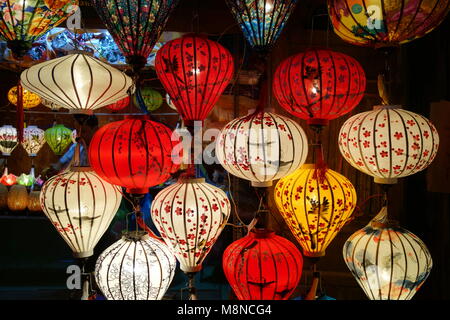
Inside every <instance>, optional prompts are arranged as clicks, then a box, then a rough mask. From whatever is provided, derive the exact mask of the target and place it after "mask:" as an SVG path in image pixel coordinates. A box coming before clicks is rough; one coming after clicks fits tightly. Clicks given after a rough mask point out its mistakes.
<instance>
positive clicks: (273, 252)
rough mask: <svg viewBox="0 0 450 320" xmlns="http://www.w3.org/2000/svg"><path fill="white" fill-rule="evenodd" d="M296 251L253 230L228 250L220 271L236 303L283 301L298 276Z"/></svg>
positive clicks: (299, 266)
mask: <svg viewBox="0 0 450 320" xmlns="http://www.w3.org/2000/svg"><path fill="white" fill-rule="evenodd" d="M302 267H303V257H302V255H301V253H300V251H299V250H298V249H297V247H296V246H295V245H294V244H293V243H292V242H290V241H288V240H287V239H285V238H283V237H280V236H277V235H275V233H274V232H273V231H269V230H265V229H256V230H253V231H251V232H250V233H249V234H248V235H247V236H245V237H243V238H242V239H239V240H237V241H235V242H233V243H232V244H230V245H229V246H228V248H227V249H226V250H225V251H224V253H223V270H224V273H225V276H226V278H227V280H228V282H229V283H230V285H231V287H232V288H233V291H234V293H235V294H236V296H237V297H238V299H239V300H287V299H289V297H290V296H291V294H292V293H293V291H294V290H295V288H296V287H297V284H298V282H299V281H300V278H301V275H302Z"/></svg>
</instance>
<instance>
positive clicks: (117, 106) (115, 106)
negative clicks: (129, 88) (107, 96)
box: [106, 96, 130, 112]
mask: <svg viewBox="0 0 450 320" xmlns="http://www.w3.org/2000/svg"><path fill="white" fill-rule="evenodd" d="M129 105H130V96H128V97H125V98H123V99H121V100H119V101H116V102H114V103H111V104H108V105H107V106H106V108H108V109H109V110H111V111H113V112H115V111H119V110H122V109H123V108H125V107H127V106H129Z"/></svg>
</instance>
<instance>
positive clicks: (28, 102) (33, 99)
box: [8, 86, 41, 109]
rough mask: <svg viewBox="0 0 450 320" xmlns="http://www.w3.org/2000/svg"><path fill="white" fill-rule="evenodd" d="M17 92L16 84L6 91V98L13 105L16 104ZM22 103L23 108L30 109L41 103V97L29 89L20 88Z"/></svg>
mask: <svg viewBox="0 0 450 320" xmlns="http://www.w3.org/2000/svg"><path fill="white" fill-rule="evenodd" d="M17 93H18V92H17V86H14V87H12V88H11V89H9V91H8V100H9V102H11V103H12V104H13V105H15V106H17V99H18V98H17ZM22 103H23V108H24V109H31V108H34V107H37V106H38V105H40V104H41V98H40V97H39V96H38V95H37V94H35V93H33V92H31V91H28V90H26V89H22Z"/></svg>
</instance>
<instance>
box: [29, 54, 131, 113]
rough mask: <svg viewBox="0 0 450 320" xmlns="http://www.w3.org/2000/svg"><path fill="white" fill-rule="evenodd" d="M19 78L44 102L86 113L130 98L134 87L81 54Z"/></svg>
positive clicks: (37, 67)
mask: <svg viewBox="0 0 450 320" xmlns="http://www.w3.org/2000/svg"><path fill="white" fill-rule="evenodd" d="M20 79H21V81H22V85H23V87H24V88H26V89H28V90H31V91H33V92H35V93H37V94H38V95H39V96H41V97H43V98H44V99H47V100H50V101H52V102H54V103H56V104H58V105H60V106H61V107H63V108H67V109H69V112H71V113H86V114H92V113H93V111H94V110H95V109H98V108H100V107H103V106H106V105H108V104H111V103H113V102H116V101H118V100H120V99H123V98H125V97H127V96H128V94H129V92H130V90H131V88H130V87H131V86H132V84H133V80H132V79H131V78H130V77H129V76H127V75H126V74H125V73H123V72H121V71H119V70H117V69H116V68H113V67H111V66H110V65H109V64H107V63H104V62H102V61H100V60H98V59H96V58H94V57H91V56H89V55H86V54H81V53H77V54H69V55H67V56H64V57H61V58H56V59H52V60H49V61H45V62H42V63H39V64H36V65H34V66H32V67H31V68H29V69H26V70H25V71H23V72H22V74H21V76H20Z"/></svg>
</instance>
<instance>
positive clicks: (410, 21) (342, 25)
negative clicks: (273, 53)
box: [328, 0, 450, 47]
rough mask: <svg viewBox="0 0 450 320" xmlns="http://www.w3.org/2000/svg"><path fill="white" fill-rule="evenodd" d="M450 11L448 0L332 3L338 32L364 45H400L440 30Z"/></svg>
mask: <svg viewBox="0 0 450 320" xmlns="http://www.w3.org/2000/svg"><path fill="white" fill-rule="evenodd" d="M449 9H450V4H449V2H448V1H447V0H428V1H409V0H398V1H394V2H393V1H388V0H365V1H351V0H328V12H329V15H330V18H331V22H332V24H333V27H334V32H335V33H336V34H337V35H338V36H339V37H340V38H341V39H343V40H344V41H346V42H349V43H351V44H356V45H360V46H374V47H387V46H397V45H399V44H403V43H406V42H409V41H412V40H414V39H417V38H420V37H422V36H424V35H426V34H427V33H429V32H431V31H432V30H433V29H434V28H436V27H437V26H438V25H439V24H440V23H441V22H442V21H443V20H444V18H445V16H446V15H447V13H448V11H449Z"/></svg>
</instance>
